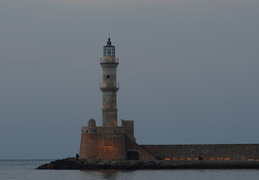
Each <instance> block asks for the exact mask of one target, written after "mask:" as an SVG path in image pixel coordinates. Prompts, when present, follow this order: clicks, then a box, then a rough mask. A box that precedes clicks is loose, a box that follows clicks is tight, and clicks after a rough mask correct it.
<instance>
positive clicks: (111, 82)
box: [79, 38, 154, 161]
mask: <svg viewBox="0 0 259 180" xmlns="http://www.w3.org/2000/svg"><path fill="white" fill-rule="evenodd" d="M100 65H101V67H102V83H101V87H100V90H101V91H102V100H103V102H102V126H98V125H97V123H96V121H95V119H92V118H91V119H89V120H88V126H83V127H82V128H81V143H80V152H79V157H80V158H82V159H94V160H110V161H123V160H139V159H141V160H148V159H154V157H153V156H152V155H150V154H149V152H146V151H145V150H144V149H142V148H141V147H140V146H139V145H138V144H137V143H136V138H135V136H134V121H133V120H121V126H118V117H117V111H118V109H117V91H118V90H119V88H118V84H117V75H116V71H117V67H118V65H119V61H118V59H117V58H116V56H115V46H113V45H112V42H111V39H110V38H108V41H107V44H106V45H105V46H103V57H102V58H101V61H100Z"/></svg>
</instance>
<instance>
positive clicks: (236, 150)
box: [140, 144, 259, 160]
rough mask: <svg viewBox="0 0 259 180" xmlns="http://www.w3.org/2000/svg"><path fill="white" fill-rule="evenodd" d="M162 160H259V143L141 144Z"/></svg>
mask: <svg viewBox="0 0 259 180" xmlns="http://www.w3.org/2000/svg"><path fill="white" fill-rule="evenodd" d="M140 147H142V148H143V149H145V150H146V151H147V152H149V153H150V154H152V155H153V156H154V157H155V158H156V159H160V160H199V159H203V160H259V144H207V145H206V144H204V145H140Z"/></svg>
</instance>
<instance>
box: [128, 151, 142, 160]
mask: <svg viewBox="0 0 259 180" xmlns="http://www.w3.org/2000/svg"><path fill="white" fill-rule="evenodd" d="M127 160H139V152H138V151H128V152H127Z"/></svg>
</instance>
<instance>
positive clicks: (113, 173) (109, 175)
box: [81, 169, 118, 180]
mask: <svg viewBox="0 0 259 180" xmlns="http://www.w3.org/2000/svg"><path fill="white" fill-rule="evenodd" d="M81 173H82V176H83V177H84V178H82V179H85V180H87V179H91V180H92V179H109V180H115V179H116V177H117V174H118V170H115V169H102V170H81Z"/></svg>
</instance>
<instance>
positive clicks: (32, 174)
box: [0, 160, 259, 180]
mask: <svg viewBox="0 0 259 180" xmlns="http://www.w3.org/2000/svg"><path fill="white" fill-rule="evenodd" d="M50 161H52V160H0V180H9V179H10V180H163V179H172V180H258V179H259V170H253V169H251V170H246V169H244V170H243V169H241V170H240V169H239V170H235V169H233V170H206V169H204V170H37V169H36V167H38V166H39V165H41V164H45V163H48V162H50Z"/></svg>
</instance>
